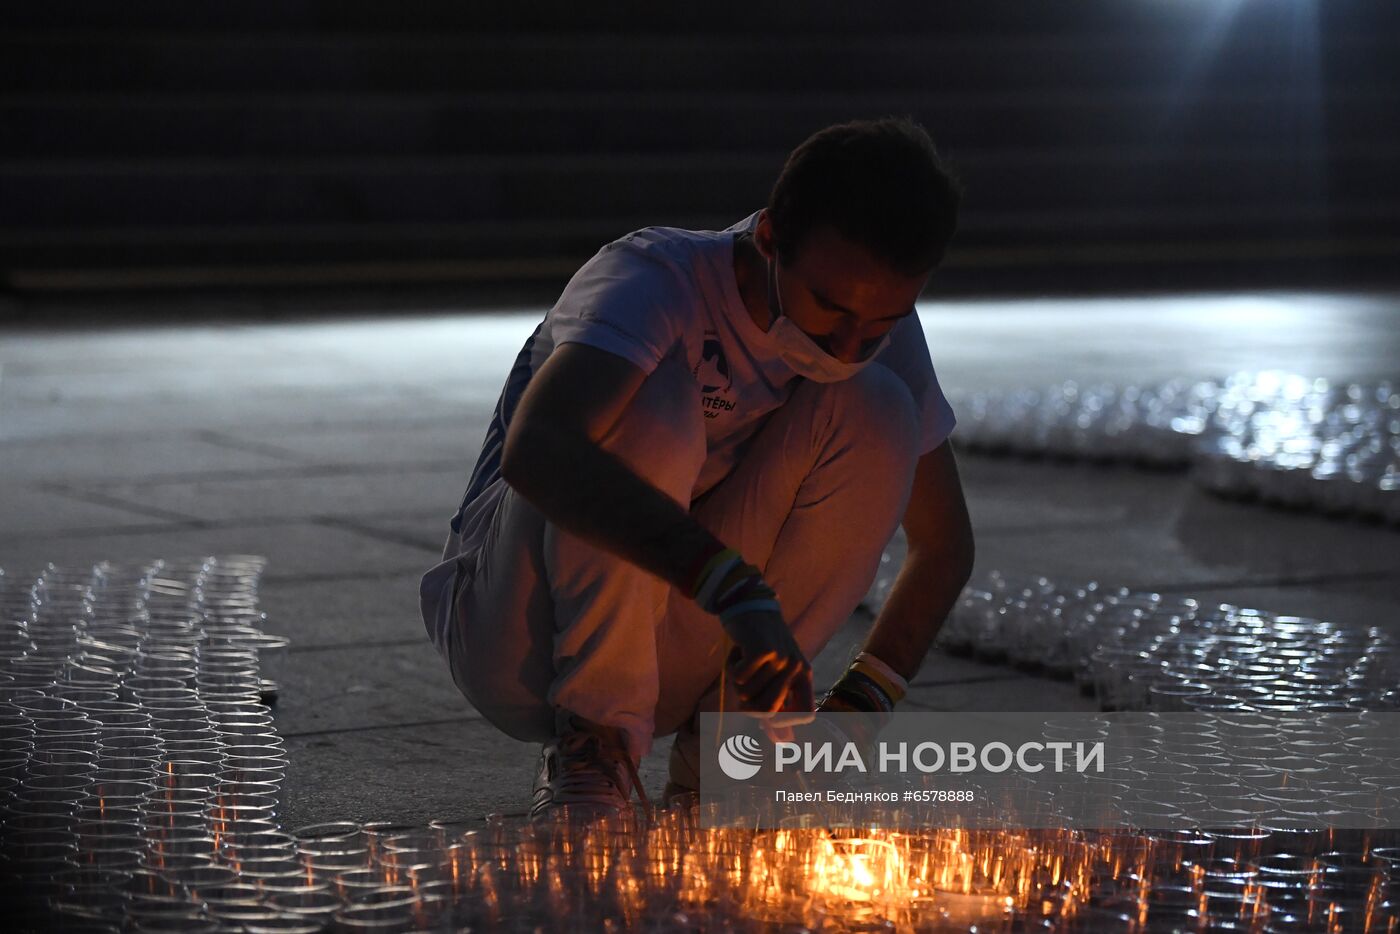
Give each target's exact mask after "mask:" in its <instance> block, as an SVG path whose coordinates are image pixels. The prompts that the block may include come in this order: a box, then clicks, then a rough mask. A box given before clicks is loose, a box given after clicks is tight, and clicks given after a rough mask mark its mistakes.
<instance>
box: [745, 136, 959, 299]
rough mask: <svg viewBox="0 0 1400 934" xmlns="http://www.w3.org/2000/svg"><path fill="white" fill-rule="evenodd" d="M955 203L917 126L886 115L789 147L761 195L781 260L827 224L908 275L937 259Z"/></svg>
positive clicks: (948, 180) (952, 186) (952, 188)
mask: <svg viewBox="0 0 1400 934" xmlns="http://www.w3.org/2000/svg"><path fill="white" fill-rule="evenodd" d="M960 200H961V191H960V187H959V185H958V183H957V181H956V180H955V179H954V178H953V176H952V175H951V173H950V172H949V171H948V169H947V168H946V167H945V166H944V165H943V160H942V159H940V158H939V156H938V151H937V150H936V149H935V148H934V145H933V141H932V140H931V139H929V136H928V133H926V132H925V131H924V128H923V127H921V126H919V124H917V123H915V122H914V121H913V120H910V119H908V118H897V117H886V118H884V119H880V120H856V121H853V122H851V123H841V124H837V125H836V126H830V127H827V128H826V129H824V130H821V131H819V132H817V133H815V134H813V135H812V136H811V137H809V138H808V139H807V140H806V142H804V143H803V144H802V145H800V146H798V147H797V148H796V149H794V150H793V151H792V155H790V156H788V159H787V163H786V164H785V165H784V166H783V171H782V174H780V175H779V176H778V181H777V183H776V184H774V186H773V192H772V194H770V195H769V197H768V215H769V218H770V219H771V221H772V223H773V230H774V233H775V234H776V237H777V241H778V254H779V256H781V257H782V259H783V261H784V262H788V263H790V262H793V261H794V260H795V259H796V257H797V254H798V252H799V251H800V250H801V249H802V245H803V243H804V241H805V240H806V239H807V235H808V234H810V233H811V232H812V231H814V230H816V229H817V228H819V227H822V226H824V225H827V224H830V225H831V226H832V227H834V228H835V229H836V231H837V232H838V233H840V234H841V235H842V236H843V237H845V238H846V239H847V240H850V241H851V242H853V243H857V244H859V245H861V246H863V247H865V248H866V249H867V250H869V251H870V252H871V253H872V254H874V256H875V257H876V258H877V259H879V260H881V261H882V262H884V263H886V264H888V265H889V267H890V268H891V269H893V270H894V271H896V272H898V273H900V274H902V275H909V276H915V275H919V274H921V273H925V272H928V271H929V270H930V269H932V268H933V267H935V266H937V265H938V264H939V262H940V261H942V259H943V252H944V250H945V249H947V246H948V241H949V240H950V239H951V238H952V236H953V230H954V228H955V227H956V226H957V221H958V202H959V201H960Z"/></svg>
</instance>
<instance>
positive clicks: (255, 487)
mask: <svg viewBox="0 0 1400 934" xmlns="http://www.w3.org/2000/svg"><path fill="white" fill-rule="evenodd" d="M465 476H466V474H464V473H463V471H462V470H461V469H459V468H456V467H453V468H450V469H433V470H420V469H412V468H405V469H391V468H387V467H386V468H381V469H376V470H373V471H368V472H365V473H355V474H335V475H329V476H325V475H323V476H287V475H280V474H279V475H270V476H260V477H259V476H255V477H248V478H238V479H204V480H192V481H180V482H172V483H144V484H112V485H103V486H101V487H100V488H98V487H94V488H93V492H100V493H101V494H102V495H103V496H107V497H112V498H114V499H116V500H119V501H121V502H126V503H131V504H132V505H133V507H136V506H140V505H148V506H150V507H154V508H159V509H164V510H169V511H172V512H179V513H184V514H186V515H196V516H200V517H202V518H204V519H207V520H213V521H231V520H234V521H238V520H248V519H266V518H286V517H288V516H306V517H314V516H347V517H353V516H354V515H356V514H357V513H359V512H361V511H371V512H373V511H382V510H386V509H390V508H395V509H403V510H408V511H412V512H415V513H423V512H426V511H427V510H429V509H431V508H434V507H436V508H440V509H441V508H446V509H447V510H448V514H449V515H450V514H451V512H450V510H451V505H452V504H455V502H456V501H457V500H459V499H460V498H461V495H462V490H463V488H464V487H465V482H464V477H465ZM444 504H447V505H446V506H444Z"/></svg>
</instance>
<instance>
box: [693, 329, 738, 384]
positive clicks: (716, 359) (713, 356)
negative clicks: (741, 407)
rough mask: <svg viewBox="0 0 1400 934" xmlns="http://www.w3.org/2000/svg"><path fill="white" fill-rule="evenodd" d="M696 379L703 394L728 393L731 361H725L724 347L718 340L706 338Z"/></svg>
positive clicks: (696, 368)
mask: <svg viewBox="0 0 1400 934" xmlns="http://www.w3.org/2000/svg"><path fill="white" fill-rule="evenodd" d="M695 378H696V379H697V380H699V382H700V391H701V392H703V393H707V394H708V393H712V392H728V391H729V387H730V385H731V382H732V381H731V378H730V375H729V361H728V360H726V359H724V347H723V346H722V345H721V344H720V342H719V339H718V338H714V337H706V338H705V343H704V345H703V346H702V347H701V350H700V362H699V363H698V364H696V366H695Z"/></svg>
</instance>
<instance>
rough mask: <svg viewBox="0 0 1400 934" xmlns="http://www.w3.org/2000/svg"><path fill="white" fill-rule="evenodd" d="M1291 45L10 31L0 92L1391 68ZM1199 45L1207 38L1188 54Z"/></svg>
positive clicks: (442, 87) (1383, 39)
mask: <svg viewBox="0 0 1400 934" xmlns="http://www.w3.org/2000/svg"><path fill="white" fill-rule="evenodd" d="M1314 38H1315V48H1312V49H1310V50H1309V52H1308V55H1307V56H1305V57H1302V58H1300V57H1299V55H1298V54H1297V52H1298V49H1297V37H1296V36H1293V35H1291V34H1284V35H1281V36H1275V37H1270V36H1268V35H1260V34H1256V33H1251V32H1249V31H1246V30H1228V31H1224V32H1223V33H1220V34H1216V35H1213V36H1208V37H1203V36H1199V35H1195V34H1165V35H1164V34H1156V33H1152V32H1144V33H1141V34H1139V33H1133V34H1129V35H1121V36H1107V37H1100V36H1077V35H1076V36H1040V35H1033V36H1021V35H1014V36H990V37H985V38H983V39H979V40H978V41H975V42H974V41H969V40H968V39H967V37H964V36H959V35H955V34H947V33H926V34H918V33H912V34H911V33H898V34H890V35H880V36H869V35H857V36H787V37H783V38H782V40H781V41H775V39H774V38H772V37H769V36H764V35H761V34H760V35H734V36H729V35H719V36H713V35H711V36H675V35H668V34H649V35H602V34H587V35H570V36H551V35H542V34H525V35H517V34H483V33H463V34H451V33H440V34H432V35H423V34H413V35H394V34H374V35H324V34H314V35H313V34H307V35H291V34H255V35H254V34H249V35H222V34H210V35H200V34H178V35H177V34H170V33H159V32H149V33H147V32H123V33H101V32H91V33H66V32H64V33H57V32H56V33H44V32H29V33H24V32H11V33H8V34H6V35H4V37H3V38H0V87H6V88H10V89H11V93H52V92H55V91H63V92H80V91H88V92H91V91H94V90H101V91H104V92H117V91H123V92H132V93H138V92H147V93H150V92H155V93H163V92H168V91H171V90H176V89H178V90H180V91H182V92H205V93H234V92H236V93H248V92H271V93H276V92H286V91H288V90H291V89H295V91H296V92H297V93H310V92H318V93H321V92H326V93H329V92H350V91H361V92H363V91H381V92H407V91H420V92H421V91H467V92H479V91H549V90H559V89H561V88H567V89H570V90H573V91H585V90H586V91H625V90H635V89H637V88H638V87H642V88H645V89H646V90H650V91H694V90H696V89H697V88H703V89H705V90H707V91H712V92H715V93H723V92H726V91H739V90H754V89H762V90H764V91H768V92H779V91H786V92H792V93H795V94H798V95H799V96H810V95H817V94H825V93H832V92H841V91H844V90H849V89H852V88H862V87H863V88H881V89H884V90H887V91H899V90H922V91H939V92H944V93H948V92H960V91H978V92H982V91H1007V90H1016V89H1025V88H1034V89H1037V90H1046V89H1060V90H1069V89H1076V88H1079V89H1088V88H1095V89H1103V88H1113V89H1116V90H1127V89H1141V88H1151V87H1158V88H1161V87H1166V88H1174V89H1177V90H1179V91H1180V93H1181V94H1182V95H1183V99H1184V100H1189V99H1190V98H1191V97H1192V96H1193V95H1194V94H1196V93H1199V92H1201V91H1202V90H1203V89H1205V88H1210V87H1229V88H1234V89H1254V90H1264V89H1270V88H1272V89H1279V88H1286V89H1292V90H1294V91H1295V92H1297V93H1304V92H1306V91H1309V90H1311V89H1313V88H1316V87H1318V86H1341V87H1363V86H1365V85H1367V84H1368V83H1371V82H1373V81H1374V80H1375V78H1376V75H1378V74H1393V73H1394V70H1395V68H1396V64H1395V63H1396V59H1397V56H1400V37H1397V36H1395V35H1394V34H1369V35H1342V36H1333V35H1324V36H1317V37H1314ZM1203 42H1209V43H1210V46H1209V47H1208V48H1203Z"/></svg>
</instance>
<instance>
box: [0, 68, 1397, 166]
mask: <svg viewBox="0 0 1400 934" xmlns="http://www.w3.org/2000/svg"><path fill="white" fill-rule="evenodd" d="M1319 91H1320V92H1321V93H1315V94H1311V95H1301V96H1300V95H1297V94H1294V93H1292V92H1291V91H1288V90H1283V89H1266V90H1260V91H1252V92H1251V91H1237V90H1230V89H1225V90H1222V91H1221V92H1220V93H1215V94H1211V95H1209V96H1208V97H1206V98H1203V99H1201V100H1199V101H1196V102H1193V105H1192V106H1191V107H1189V108H1188V107H1183V106H1182V102H1181V99H1180V95H1179V94H1178V93H1176V92H1175V91H1172V90H1167V89H1151V90H1144V91H1137V92H1132V91H1115V90H1111V89H1109V90H1105V91H1103V92H1102V93H1098V94H1094V95H1092V96H1089V95H1084V94H1080V93H1066V92H1034V91H1030V92H1015V93H1011V92H1007V93H967V94H959V95H951V94H932V95H925V94H911V93H891V94H881V93H875V92H866V93H860V94H833V95H826V96H822V97H819V98H815V99H812V98H793V97H791V96H787V95H775V94H760V93H752V92H743V91H736V92H728V93H724V94H710V93H698V92H690V93H673V94H658V93H653V92H647V91H621V92H613V93H606V94H581V93H577V92H565V93H550V92H535V93H510V92H502V93H494V94H486V93H480V94H460V95H459V94H332V95H303V94H281V95H239V94H230V95H218V96H210V95H205V94H181V93H167V94H151V95H146V96H142V97H132V96H128V95H110V94H94V95H33V96H29V97H18V96H10V97H0V126H4V127H6V128H7V132H6V133H5V134H4V135H3V136H0V160H17V159H29V158H40V157H42V158H45V159H49V160H91V159H114V158H115V159H125V158H134V157H161V158H175V157H186V156H187V157H198V156H215V155H217V156H221V157H229V158H237V157H240V156H288V157H303V156H343V155H351V154H353V155H394V156H408V155H424V156H427V155H449V154H453V153H460V154H468V153H470V154H513V153H532V152H550V151H560V150H564V151H568V152H575V153H605V152H632V153H665V152H684V151H688V150H704V149H706V148H709V147H713V146H715V145H717V144H719V143H722V142H725V141H728V142H729V143H731V144H732V146H733V147H734V148H735V149H737V150H741V151H779V150H783V149H786V148H790V147H791V146H794V145H796V143H797V142H799V141H800V140H801V139H802V138H804V137H805V136H806V135H807V134H808V133H810V132H811V131H812V130H814V129H816V128H820V127H823V126H827V125H829V124H831V123H835V122H838V121H840V120H844V119H850V118H851V117H852V116H856V115H876V114H882V113H907V114H910V115H912V116H914V117H915V118H916V119H918V120H919V121H920V122H922V123H923V124H924V125H925V126H926V127H928V128H929V129H930V131H931V132H932V133H933V135H934V136H935V141H936V142H937V143H938V144H939V145H940V146H944V147H947V148H951V149H993V148H999V147H1000V148H1011V149H1032V150H1034V149H1038V148H1044V147H1071V146H1082V147H1084V148H1085V149H1094V148H1098V147H1101V146H1115V147H1134V146H1141V147H1148V146H1153V145H1168V146H1185V147H1198V146H1204V145H1210V144H1219V143H1228V144H1230V145H1234V146H1244V145H1257V146H1260V147H1266V146H1278V147H1294V146H1297V145H1298V144H1299V142H1300V141H1305V140H1307V139H1308V137H1309V135H1310V134H1316V133H1318V132H1320V130H1321V128H1322V127H1323V126H1325V128H1326V132H1327V137H1328V139H1329V140H1330V141H1331V142H1333V143H1341V144H1349V143H1354V142H1356V141H1359V140H1367V139H1371V140H1374V139H1376V137H1377V134H1387V133H1388V134H1389V136H1390V138H1392V139H1396V140H1400V126H1396V125H1394V121H1391V120H1388V119H1386V118H1387V117H1388V116H1389V115H1391V114H1394V113H1397V112H1400V84H1397V85H1395V86H1393V87H1390V88H1377V87H1370V88H1364V89H1354V90H1338V89H1335V88H1329V89H1319Z"/></svg>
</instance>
